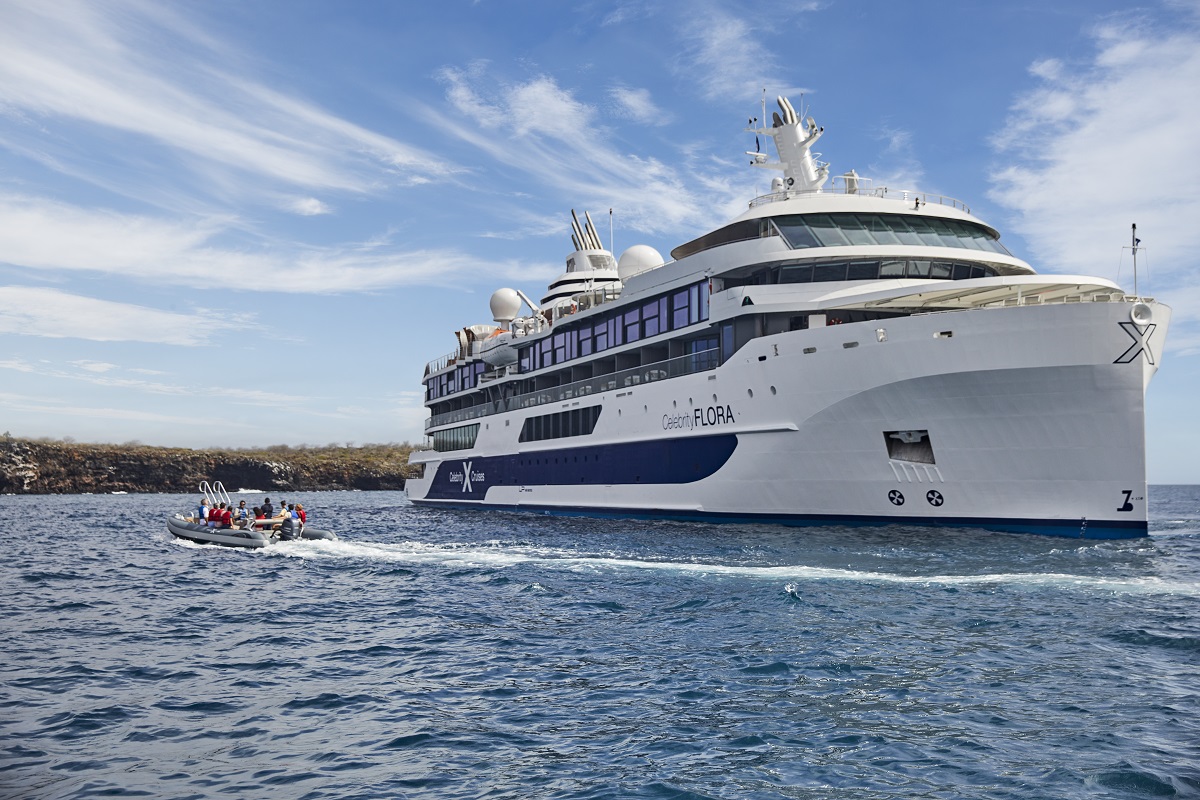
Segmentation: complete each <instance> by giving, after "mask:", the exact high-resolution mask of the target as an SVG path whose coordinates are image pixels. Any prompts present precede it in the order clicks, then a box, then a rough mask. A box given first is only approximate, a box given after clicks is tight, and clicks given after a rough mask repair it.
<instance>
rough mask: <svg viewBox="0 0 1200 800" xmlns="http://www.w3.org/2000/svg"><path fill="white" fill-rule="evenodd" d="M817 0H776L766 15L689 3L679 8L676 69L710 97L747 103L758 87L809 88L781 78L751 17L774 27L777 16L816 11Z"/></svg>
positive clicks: (784, 91) (781, 90)
mask: <svg viewBox="0 0 1200 800" xmlns="http://www.w3.org/2000/svg"><path fill="white" fill-rule="evenodd" d="M819 7H820V4H819V3H815V2H808V3H789V4H786V5H785V4H779V5H778V6H777V7H775V8H772V9H771V11H770V12H769V13H765V12H764V11H763V10H762V9H761V7H751V8H748V9H747V10H746V11H745V13H738V12H737V11H736V10H731V9H729V8H727V7H723V6H721V5H718V4H717V3H714V2H704V1H703V0H701V2H697V3H694V4H693V3H688V4H684V5H682V6H681V7H680V9H681V10H680V13H681V15H682V16H683V23H682V26H681V28H680V36H681V38H682V40H683V41H682V49H681V56H682V58H681V60H680V63H679V70H680V72H681V73H686V75H687V76H688V79H689V81H691V80H695V81H698V82H699V89H700V91H701V93H702V94H703V95H704V96H705V97H706V98H707V99H709V100H718V101H728V102H735V103H743V104H744V103H746V102H747V101H748V100H754V99H757V98H758V97H759V96H760V94H761V92H762V90H763V89H766V90H767V91H769V92H772V93H773V94H784V95H799V94H801V93H804V92H806V91H808V90H806V89H803V88H800V87H796V86H793V85H791V84H789V83H787V82H786V80H785V79H784V78H782V77H781V76H782V75H786V74H788V73H789V72H790V70H791V67H788V68H782V67H780V66H779V60H778V58H777V57H776V55H775V53H774V52H772V51H771V50H770V49H769V48H768V47H767V45H766V38H767V37H766V36H764V35H763V33H764V32H763V31H762V30H759V29H758V28H756V26H755V21H761V23H762V24H764V25H771V26H777V25H779V23H780V19H781V18H785V19H786V18H788V17H790V16H792V15H795V14H798V13H803V12H807V11H815V10H817V9H818V8H819Z"/></svg>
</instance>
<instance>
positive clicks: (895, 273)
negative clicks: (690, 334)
mask: <svg viewBox="0 0 1200 800" xmlns="http://www.w3.org/2000/svg"><path fill="white" fill-rule="evenodd" d="M999 274H1000V273H999V272H997V271H996V269H995V267H991V266H987V265H984V264H964V263H963V262H961V261H931V260H930V259H928V258H884V259H878V260H867V259H864V260H862V261H851V262H849V263H847V262H845V261H832V260H831V261H816V262H813V261H806V262H804V263H799V264H798V263H794V262H791V263H789V262H784V263H782V264H772V265H763V266H762V267H761V268H760V269H758V270H756V271H755V272H754V273H753V274H752V275H751V276H750V277H749V278H745V279H742V280H740V281H739V282H738V283H737V284H731V283H727V284H726V288H729V286H730V285H744V284H746V283H749V282H753V283H755V284H763V283H827V282H830V281H878V280H889V279H893V278H923V279H926V280H929V279H934V280H943V281H962V280H966V279H968V278H994V277H996V276H997V275H999Z"/></svg>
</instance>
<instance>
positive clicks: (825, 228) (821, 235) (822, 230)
mask: <svg viewBox="0 0 1200 800" xmlns="http://www.w3.org/2000/svg"><path fill="white" fill-rule="evenodd" d="M807 221H808V224H809V227H810V228H812V232H813V233H814V234H816V236H817V239H818V240H819V241H820V242H821V244H823V245H824V246H825V247H838V246H843V245H848V244H850V240H849V239H847V238H846V235H845V234H844V233H842V232H841V231H840V230H839V229H838V226H837V224H836V223H835V222H834V221H833V218H832V217H829V216H826V215H824V214H813V215H812V216H810V217H808V218H807Z"/></svg>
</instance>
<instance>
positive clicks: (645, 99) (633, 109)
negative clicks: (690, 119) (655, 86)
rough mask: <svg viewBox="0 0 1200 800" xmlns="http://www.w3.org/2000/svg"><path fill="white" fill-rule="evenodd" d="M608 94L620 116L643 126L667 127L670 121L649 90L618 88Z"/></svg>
mask: <svg viewBox="0 0 1200 800" xmlns="http://www.w3.org/2000/svg"><path fill="white" fill-rule="evenodd" d="M608 94H609V96H610V97H611V98H612V99H613V102H614V103H615V104H616V113H617V115H619V116H622V117H625V118H626V119H631V120H633V121H634V122H640V123H642V124H643V125H666V124H667V123H668V122H669V121H670V117H669V116H668V115H667V114H666V113H664V112H663V110H662V109H661V108H659V107H658V105H657V104H656V103H655V102H654V100H653V98H651V97H650V90H649V89H630V88H628V87H624V86H618V87H616V88H614V89H610V90H609V92H608Z"/></svg>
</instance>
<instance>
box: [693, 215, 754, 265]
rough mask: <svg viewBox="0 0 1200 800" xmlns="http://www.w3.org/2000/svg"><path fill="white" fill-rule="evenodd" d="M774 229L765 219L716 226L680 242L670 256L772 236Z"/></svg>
mask: <svg viewBox="0 0 1200 800" xmlns="http://www.w3.org/2000/svg"><path fill="white" fill-rule="evenodd" d="M774 235H775V229H774V228H772V227H771V222H770V220H767V219H747V220H742V221H741V222H735V223H733V224H732V225H726V226H725V227H724V228H718V229H717V230H715V231H713V232H712V233H706V234H704V235H703V236H701V237H700V238H699V239H693V240H692V241H690V242H688V243H687V244H681V245H679V247H676V248H675V249H674V250H672V251H671V258H673V259H675V260H676V261H678V260H679V259H681V258H684V257H685V256H690V255H693V254H694V253H700V252H703V251H705V250H711V249H712V248H714V247H719V246H721V245H723V244H729V243H731V242H744V241H747V240H750V239H761V238H763V237H764V236H774Z"/></svg>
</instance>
